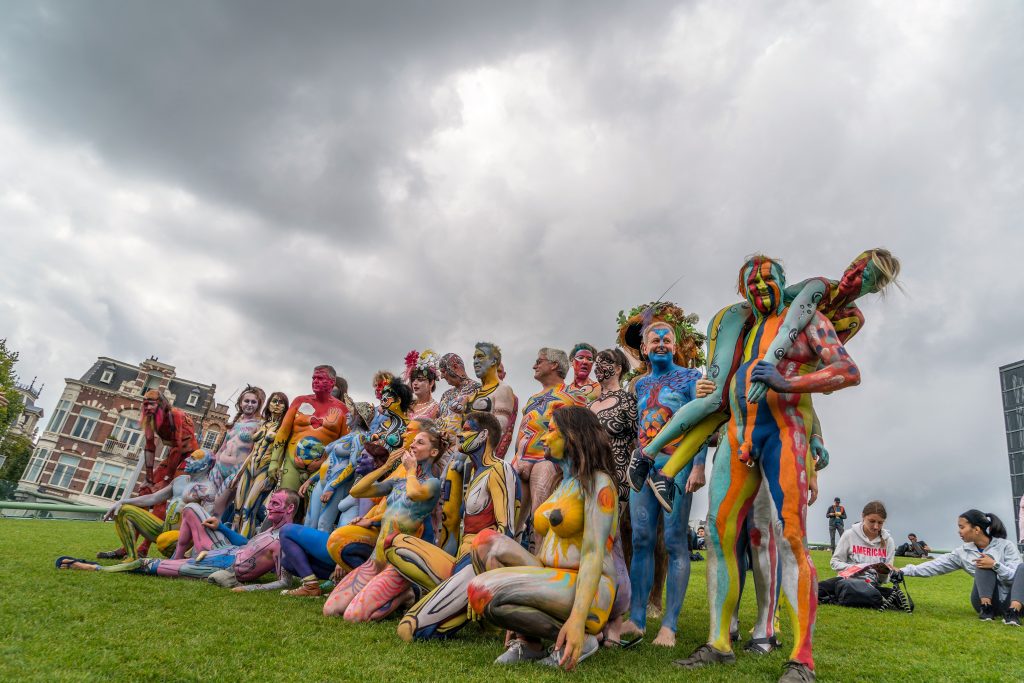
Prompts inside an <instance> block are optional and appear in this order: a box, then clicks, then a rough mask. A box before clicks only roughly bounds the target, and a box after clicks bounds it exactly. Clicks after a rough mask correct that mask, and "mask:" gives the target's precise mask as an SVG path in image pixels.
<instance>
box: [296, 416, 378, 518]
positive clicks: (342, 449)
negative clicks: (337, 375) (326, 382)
mask: <svg viewBox="0 0 1024 683" xmlns="http://www.w3.org/2000/svg"><path fill="white" fill-rule="evenodd" d="M354 408H355V409H354V410H353V411H352V412H351V413H350V414H349V431H348V434H346V435H345V436H343V437H341V438H340V439H338V440H337V441H333V442H331V443H329V444H328V445H327V448H326V449H325V451H326V453H327V458H326V459H325V460H324V462H323V464H322V465H320V470H319V471H318V472H316V473H315V474H314V475H313V476H312V477H310V478H309V479H307V480H306V482H305V483H304V484H303V485H302V486H301V487H300V488H299V496H300V497H301V496H305V495H306V491H307V489H309V488H310V487H313V493H312V495H311V497H310V501H309V509H308V510H307V511H306V523H305V524H306V526H307V527H311V528H314V529H319V530H320V531H327V532H330V531H333V530H334V528H335V527H336V526H338V522H339V514H341V513H342V512H343V511H342V510H341V509H340V505H341V503H342V501H343V500H344V499H345V497H346V496H348V492H349V489H351V488H352V484H353V483H354V481H355V468H356V465H357V464H358V462H359V456H360V454H361V453H362V452H363V444H364V443H365V441H366V438H367V436H368V430H369V424H368V422H369V421H370V420H372V419H373V408H372V407H371V406H370V404H369V403H356V404H355V406H354ZM357 512H358V508H357V507H356V506H354V505H352V506H346V509H345V510H344V514H342V515H341V520H340V523H341V524H342V525H344V524H348V522H349V521H350V520H351V519H352V518H353V517H355V515H356V513H357Z"/></svg>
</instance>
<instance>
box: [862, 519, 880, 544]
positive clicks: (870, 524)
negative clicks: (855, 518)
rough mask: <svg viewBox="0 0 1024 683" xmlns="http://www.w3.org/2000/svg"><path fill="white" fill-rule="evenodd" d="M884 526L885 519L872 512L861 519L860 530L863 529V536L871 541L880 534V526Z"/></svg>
mask: <svg viewBox="0 0 1024 683" xmlns="http://www.w3.org/2000/svg"><path fill="white" fill-rule="evenodd" d="M884 525H885V517H883V516H882V515H879V514H877V513H874V512H872V513H871V514H870V515H864V517H862V518H861V528H862V529H864V535H865V536H867V537H868V539H869V540H872V541H873V540H875V539H876V538H878V535H879V534H880V533H882V526H884Z"/></svg>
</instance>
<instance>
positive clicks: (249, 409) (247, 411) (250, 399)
mask: <svg viewBox="0 0 1024 683" xmlns="http://www.w3.org/2000/svg"><path fill="white" fill-rule="evenodd" d="M259 409H260V399H259V397H258V396H256V394H254V393H252V392H251V391H250V392H246V393H245V395H243V396H242V414H243V415H245V416H246V417H252V416H253V415H255V414H256V411H257V410H259Z"/></svg>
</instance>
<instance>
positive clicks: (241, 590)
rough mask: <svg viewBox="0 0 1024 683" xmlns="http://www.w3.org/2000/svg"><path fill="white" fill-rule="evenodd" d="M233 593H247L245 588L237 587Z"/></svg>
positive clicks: (232, 590)
mask: <svg viewBox="0 0 1024 683" xmlns="http://www.w3.org/2000/svg"><path fill="white" fill-rule="evenodd" d="M231 592H232V593H244V592H245V586H235V587H234V588H232V589H231Z"/></svg>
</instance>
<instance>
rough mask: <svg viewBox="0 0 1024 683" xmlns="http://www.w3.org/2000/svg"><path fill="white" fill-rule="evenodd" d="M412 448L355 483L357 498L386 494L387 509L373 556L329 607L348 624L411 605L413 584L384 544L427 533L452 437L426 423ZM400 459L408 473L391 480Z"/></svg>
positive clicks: (347, 580)
mask: <svg viewBox="0 0 1024 683" xmlns="http://www.w3.org/2000/svg"><path fill="white" fill-rule="evenodd" d="M422 424H423V429H422V430H421V431H419V432H418V433H417V434H416V437H415V438H414V439H413V441H412V443H411V444H410V445H409V448H408V449H404V448H403V449H401V450H397V451H395V452H394V453H392V454H391V456H390V457H389V458H388V461H387V462H386V463H385V464H384V465H383V466H381V467H379V468H377V469H376V470H374V471H373V472H371V473H370V474H368V475H366V476H365V477H363V478H362V479H361V480H359V481H358V482H356V484H355V486H353V487H352V495H354V496H356V497H357V498H358V497H371V498H377V497H381V496H385V497H386V498H385V500H386V509H385V512H384V516H383V517H382V518H381V522H380V533H379V535H378V538H377V543H376V546H375V548H374V551H373V555H372V556H371V557H370V558H369V559H368V560H367V561H366V562H364V563H363V564H361V565H360V566H359V567H357V568H356V569H355V570H353V571H352V572H349V573H348V574H347V575H346V576H345V578H344V579H342V580H341V581H340V582H339V583H338V585H337V586H336V587H335V589H334V590H333V591H332V592H331V595H330V596H328V598H327V601H326V602H325V603H324V616H342V615H343V616H344V618H345V620H346V621H351V622H361V621H377V620H379V619H383V618H384V617H386V616H387V615H389V614H391V613H392V612H394V611H395V610H396V609H398V608H399V607H400V606H401V605H403V604H408V603H409V602H411V601H412V591H411V590H410V584H409V582H408V581H406V580H405V579H404V578H403V577H402V575H401V574H399V573H398V570H396V569H395V568H394V567H393V566H391V565H389V564H388V563H387V558H386V556H385V541H386V540H387V539H389V538H391V537H392V536H394V535H397V534H414V533H417V532H420V533H422V531H423V525H424V523H425V522H426V520H427V519H428V517H429V516H430V512H431V510H433V509H434V506H435V505H436V504H437V500H438V497H439V496H440V494H441V482H440V481H439V480H438V479H437V477H436V476H434V474H433V465H434V461H435V460H436V459H437V458H438V456H439V455H440V454H441V453H442V452H444V451H446V450H447V449H448V442H447V436H446V435H445V434H443V433H442V432H440V431H439V430H438V429H437V427H436V426H435V425H434V424H433V423H432V422H430V421H423V423H422ZM399 460H401V464H402V467H403V468H404V471H405V474H404V476H402V477H388V474H387V473H388V472H390V471H392V470H393V469H394V468H395V466H396V465H397V464H398V461H399Z"/></svg>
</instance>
